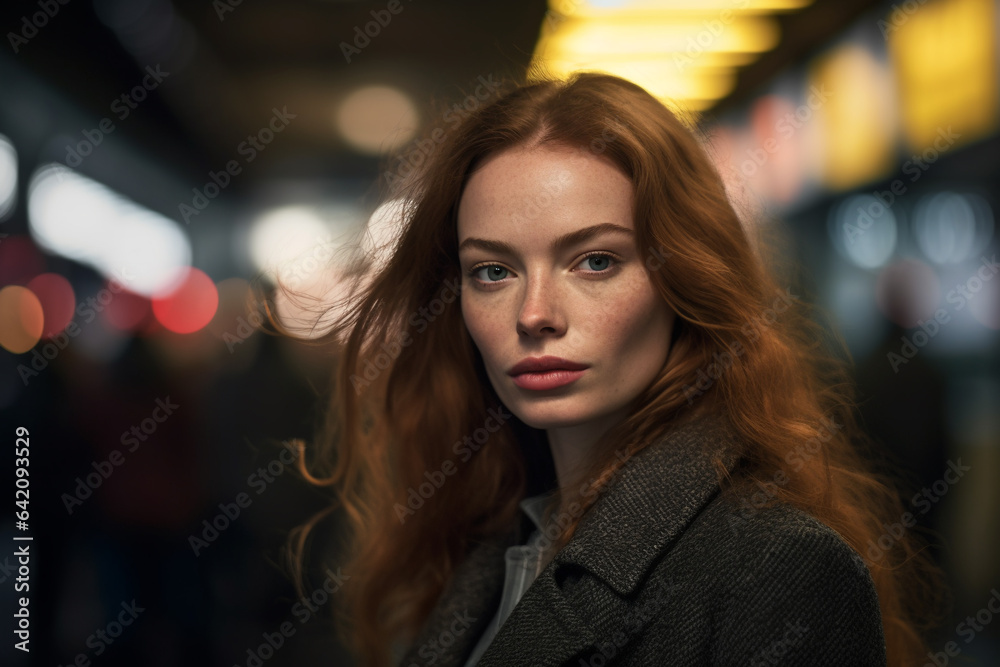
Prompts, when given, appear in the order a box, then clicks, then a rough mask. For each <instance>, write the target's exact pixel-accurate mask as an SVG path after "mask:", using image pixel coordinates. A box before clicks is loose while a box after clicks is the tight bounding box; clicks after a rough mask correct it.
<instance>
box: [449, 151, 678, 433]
mask: <svg viewBox="0 0 1000 667" xmlns="http://www.w3.org/2000/svg"><path fill="white" fill-rule="evenodd" d="M632 218H633V215H632V183H631V182H630V181H629V179H628V177H627V176H625V175H624V174H623V173H621V172H620V171H619V170H618V169H617V168H615V167H614V166H612V165H611V163H609V162H606V161H605V160H603V159H601V158H598V157H597V156H596V155H595V154H593V153H590V152H588V151H587V150H577V149H572V148H566V147H551V146H549V147H538V148H531V149H524V148H513V149H508V150H505V151H502V152H501V153H499V154H497V155H494V156H491V157H490V158H489V159H487V160H486V161H485V162H484V163H483V165H482V166H481V167H480V168H479V169H477V170H476V172H475V173H474V174H473V175H472V176H471V178H470V179H469V182H468V183H467V185H466V188H465V192H464V193H463V195H462V199H461V202H460V203H459V209H458V243H459V260H460V262H461V268H462V290H461V291H462V316H463V317H464V319H465V325H466V327H467V328H468V330H469V334H470V335H471V336H472V339H473V341H474V342H475V343H476V346H477V347H478V349H479V352H480V354H481V355H482V357H483V361H484V362H485V366H486V372H487V374H488V375H489V378H490V381H491V382H492V383H493V388H494V390H495V391H496V393H497V395H498V396H499V398H500V400H501V401H502V402H503V404H504V405H505V406H506V407H507V408H508V409H509V410H510V411H511V412H513V413H514V414H515V415H517V416H518V418H519V419H521V420H522V421H523V422H525V423H526V424H528V425H529V426H533V427H535V428H539V429H550V428H559V427H567V426H579V425H589V424H592V425H593V426H594V427H595V428H597V427H600V428H601V432H603V429H604V428H607V427H609V426H611V425H612V424H613V423H614V422H615V421H617V420H619V419H621V418H624V416H625V408H626V406H627V404H628V403H629V402H630V401H631V400H632V399H633V398H635V396H637V395H638V394H639V392H641V391H642V390H643V389H645V388H646V387H647V386H648V385H649V384H650V382H651V381H652V380H653V378H654V377H655V376H656V375H657V373H658V372H659V371H660V369H661V368H662V366H663V364H664V362H665V360H666V358H667V352H668V351H669V345H670V333H671V328H672V327H673V321H674V313H673V311H672V310H670V308H669V307H668V306H667V304H666V302H664V301H663V300H662V299H661V298H660V296H659V294H658V293H657V292H656V291H655V289H654V287H653V285H652V283H651V282H650V279H649V274H648V272H647V269H646V260H647V256H648V255H650V254H653V253H652V251H650V250H642V249H639V248H637V247H636V241H635V236H634V230H635V225H634V222H633V219H632ZM529 357H533V358H539V357H558V358H561V359H563V360H565V361H568V362H572V364H564V363H562V362H555V363H553V364H552V366H554V367H555V368H557V369H558V368H559V367H562V368H563V370H561V371H560V370H550V371H549V372H530V373H525V374H520V375H512V374H511V373H512V372H513V369H514V366H515V365H517V364H518V363H519V362H522V361H524V360H525V359H526V358H529ZM569 365H572V368H573V369H576V370H566V367H567V366H569Z"/></svg>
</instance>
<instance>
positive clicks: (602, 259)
mask: <svg viewBox="0 0 1000 667" xmlns="http://www.w3.org/2000/svg"><path fill="white" fill-rule="evenodd" d="M617 261H618V260H617V259H616V258H615V257H614V256H612V255H611V254H609V253H606V252H594V253H591V254H589V255H587V256H586V257H584V258H583V260H582V261H581V262H580V264H583V263H584V262H586V263H587V265H588V268H589V269H590V271H591V272H593V273H607V272H608V271H609V270H610V269H612V268H614V266H615V264H613V263H612V262H615V263H616V262H617Z"/></svg>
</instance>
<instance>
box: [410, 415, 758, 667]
mask: <svg viewBox="0 0 1000 667" xmlns="http://www.w3.org/2000/svg"><path fill="white" fill-rule="evenodd" d="M739 450H740V448H739V446H738V438H737V436H736V434H735V432H734V430H733V428H732V426H731V425H730V424H729V422H728V420H727V419H725V418H724V417H722V416H719V415H714V414H708V415H702V416H698V417H695V418H693V419H690V420H688V421H686V422H685V423H684V424H682V425H680V426H678V427H676V428H674V429H672V430H671V431H670V432H668V433H667V434H666V435H665V436H663V437H662V438H661V439H660V440H658V441H657V442H654V443H653V444H652V445H650V446H649V447H647V448H645V449H643V450H642V451H641V452H639V453H638V454H636V455H634V456H633V457H632V458H630V459H629V460H628V461H626V462H625V463H624V464H623V466H622V468H621V469H619V471H618V472H617V473H616V475H615V477H614V478H613V479H612V480H611V481H610V482H609V483H608V484H607V485H606V486H605V487H604V489H603V490H602V492H601V493H600V496H599V497H598V498H597V500H596V501H595V502H594V504H593V506H592V507H591V509H590V511H588V512H587V514H586V515H584V517H583V518H582V519H581V520H580V523H579V525H578V526H577V530H576V532H575V533H574V535H573V537H572V538H571V540H570V541H569V543H568V544H567V545H566V546H565V547H563V549H562V550H561V551H560V552H559V553H558V554H556V556H555V557H554V558H553V560H552V562H551V563H549V564H548V566H547V567H546V568H545V570H543V572H542V573H541V574H540V575H539V576H538V578H537V579H536V580H535V582H534V583H533V584H532V585H531V587H529V588H528V590H527V591H526V592H525V593H524V596H523V597H522V598H521V601H520V602H519V603H518V605H517V606H515V607H514V610H513V611H512V612H511V614H510V616H509V617H508V619H507V621H506V622H505V623H504V625H503V627H501V629H500V632H499V633H498V635H497V636H496V638H495V639H494V641H493V643H492V644H491V645H490V647H489V648H488V649H487V651H486V653H485V654H484V655H483V656H482V658H481V659H480V661H479V666H480V667H489V666H490V665H509V664H532V665H559V664H562V663H563V662H564V661H565V660H567V659H569V658H570V657H572V656H573V655H574V654H575V653H577V652H579V651H580V650H583V649H585V648H586V647H587V646H591V645H593V644H594V643H595V642H597V641H599V639H600V638H599V637H598V636H597V635H596V634H595V633H596V632H597V630H596V629H595V628H593V627H591V626H590V625H589V624H588V623H587V622H586V621H585V620H584V619H583V618H582V617H581V616H580V615H579V614H578V611H577V609H576V606H577V605H576V603H574V602H573V601H572V600H570V599H569V598H568V597H567V596H566V594H565V592H564V591H563V589H562V588H561V587H560V585H559V584H557V582H556V578H555V571H556V570H557V569H559V568H562V567H563V566H565V565H567V564H573V565H576V566H579V567H581V568H583V569H585V570H586V571H588V572H589V573H591V574H592V575H594V576H596V577H597V578H599V579H600V580H601V581H602V582H604V583H605V584H606V585H607V586H609V587H610V588H611V589H612V590H613V591H615V593H617V594H618V595H619V596H621V597H623V598H624V597H625V596H628V595H629V594H631V593H632V592H633V591H635V589H636V588H637V587H638V585H639V582H640V581H642V579H643V577H644V575H645V573H646V572H647V571H648V570H649V569H650V568H651V567H652V565H653V561H654V560H655V559H656V558H657V557H658V556H660V555H661V554H662V552H663V551H664V550H665V548H666V547H667V545H668V544H669V543H670V542H671V541H673V540H674V539H675V538H676V537H677V536H678V535H679V534H680V533H681V532H682V531H683V530H684V528H685V527H686V526H687V525H688V523H690V521H691V520H692V519H693V518H694V516H695V515H696V514H697V513H698V511H699V510H701V508H702V507H704V506H705V505H706V504H707V503H708V502H709V501H710V500H711V499H712V498H713V497H714V496H715V495H716V493H717V492H718V491H719V486H718V482H717V480H718V473H717V470H716V467H715V460H716V458H718V459H719V460H720V461H721V462H722V464H723V465H724V466H725V468H726V470H729V471H731V470H732V469H733V468H734V467H735V465H736V463H737V462H738V460H739ZM522 538H523V530H522V529H521V523H520V522H518V526H516V527H515V528H514V529H513V530H512V531H510V532H508V533H505V534H503V535H499V536H496V537H495V538H492V539H491V540H488V541H486V542H484V543H482V544H480V545H478V546H477V547H475V548H474V549H473V550H472V551H471V552H470V554H469V556H468V557H467V558H466V559H465V560H464V561H463V562H462V563H461V564H460V565H459V566H458V568H456V570H455V572H454V573H453V575H452V577H451V579H450V580H449V583H448V586H447V587H446V588H445V591H444V593H443V594H442V596H441V598H440V599H439V601H438V604H437V606H436V608H435V610H434V612H433V614H432V616H431V617H430V618H429V619H428V620H427V622H426V623H425V625H424V628H423V630H422V631H421V633H420V634H419V635H418V637H417V638H416V640H415V641H414V643H413V645H412V648H410V649H409V650H408V652H406V654H405V655H404V656H403V658H402V661H401V662H400V663H399V665H400V667H421V666H423V665H431V664H434V665H435V667H461V665H462V664H463V663H464V660H465V659H466V656H467V655H468V654H469V651H471V649H472V647H473V646H474V644H475V642H476V641H477V640H478V638H479V636H480V634H481V633H482V630H483V628H484V627H485V625H486V624H487V623H488V622H489V620H490V619H491V617H492V611H493V610H494V609H495V607H496V605H497V603H498V601H499V595H500V592H501V590H502V587H503V578H504V572H505V561H504V552H505V550H506V548H507V547H508V546H510V545H513V544H518V543H519V541H520V540H522ZM462 613H465V614H467V615H468V617H471V618H474V619H476V620H475V621H474V622H473V623H472V625H471V626H470V627H468V628H467V630H466V631H464V632H463V633H462V634H460V635H459V634H456V633H454V632H452V630H453V629H454V626H455V623H456V620H455V619H456V618H457V616H458V615H460V614H462ZM540 618H543V619H544V622H539V619H540ZM553 637H560V638H563V639H564V641H558V642H557V641H553ZM508 638H511V639H513V638H516V640H509V639H508ZM445 643H448V646H444V644H445ZM429 647H431V648H429ZM432 656H433V658H432Z"/></svg>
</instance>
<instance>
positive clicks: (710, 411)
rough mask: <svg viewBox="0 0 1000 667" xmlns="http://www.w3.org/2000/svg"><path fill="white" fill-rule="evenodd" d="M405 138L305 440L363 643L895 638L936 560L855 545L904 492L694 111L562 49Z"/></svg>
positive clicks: (900, 651)
mask: <svg viewBox="0 0 1000 667" xmlns="http://www.w3.org/2000/svg"><path fill="white" fill-rule="evenodd" d="M430 136H433V137H434V141H435V142H437V143H438V144H439V145H438V146H436V148H434V149H433V150H432V151H430V154H429V156H427V159H426V161H425V164H423V165H422V168H421V170H420V171H419V173H415V174H412V175H411V176H410V177H409V178H408V179H407V180H406V181H405V183H404V184H403V186H401V187H400V189H399V190H398V191H397V192H395V193H393V194H394V196H395V197H397V198H398V199H399V200H400V201H403V202H406V204H405V205H403V206H400V207H399V209H398V210H400V211H401V212H402V213H401V215H402V216H404V220H403V221H402V223H401V230H400V233H399V239H398V243H397V244H396V245H395V246H394V247H391V248H388V249H387V253H386V254H385V259H384V260H383V262H382V263H381V264H380V265H379V266H378V267H377V269H376V270H374V271H373V275H372V276H371V277H370V278H369V279H368V281H367V282H362V281H358V282H357V283H356V285H355V287H356V289H355V291H354V293H353V294H352V295H351V297H350V298H349V299H348V300H346V301H345V302H344V303H341V304H339V307H340V308H341V310H342V313H343V316H342V317H341V319H340V320H339V321H338V323H337V325H336V326H335V327H334V328H333V329H332V330H331V331H330V332H329V333H328V334H327V339H328V340H329V341H331V342H333V343H334V344H335V345H337V346H338V349H339V350H340V354H339V360H340V363H339V366H338V369H337V372H336V381H335V383H334V392H333V397H332V405H331V411H330V424H331V428H330V429H329V433H328V435H327V436H326V438H325V439H324V440H323V441H322V442H323V445H324V447H325V448H324V449H322V450H321V451H320V452H319V453H318V454H317V455H315V456H314V457H313V458H315V463H314V464H313V468H314V469H313V470H312V471H309V470H308V469H307V468H306V466H305V464H303V473H304V474H306V475H307V477H308V478H309V479H310V480H311V481H313V482H314V483H316V484H324V485H330V486H332V487H333V488H335V489H336V493H337V500H338V502H337V503H335V504H332V505H331V509H333V508H334V507H342V508H343V510H344V515H345V517H346V519H347V521H348V523H349V527H350V537H351V541H350V543H349V546H350V548H349V549H348V550H347V552H346V554H345V558H346V560H344V561H342V562H343V571H344V573H345V574H346V575H347V576H348V577H349V579H348V580H347V582H346V583H345V589H344V593H343V597H342V598H341V599H340V602H341V604H342V607H343V611H344V612H345V613H343V615H342V618H341V621H342V623H341V629H342V631H343V636H344V638H345V640H346V641H347V642H348V644H349V645H350V646H351V647H352V648H353V650H354V651H355V653H356V654H357V655H358V657H359V658H360V659H361V662H362V663H363V664H366V665H369V664H370V665H386V664H389V663H390V661H397V662H398V663H399V664H402V665H404V666H405V667H409V666H410V665H456V666H461V665H473V664H478V665H481V666H483V667H487V666H492V665H528V664H544V665H562V664H565V665H610V664H615V665H652V664H656V665H662V664H684V665H709V664H713V665H714V664H720V665H746V664H751V665H770V664H779V663H782V664H810V665H820V664H823V665H825V664H830V665H834V664H836V665H844V664H851V665H882V664H889V665H914V664H918V663H920V661H921V656H923V655H925V654H926V650H927V647H926V646H925V645H924V641H923V639H922V638H921V634H920V633H921V632H922V631H923V629H924V625H925V624H926V623H927V622H928V621H929V620H930V611H932V607H933V605H932V604H931V602H932V601H933V599H934V593H935V589H934V588H933V586H934V584H935V583H936V577H937V575H938V571H937V570H936V569H935V568H934V566H933V564H932V563H931V562H930V561H928V560H927V559H926V556H924V555H922V553H920V552H919V551H918V549H919V544H916V543H915V541H914V539H915V538H914V536H913V535H912V534H911V533H906V534H904V535H902V536H901V537H899V538H898V539H896V541H895V545H894V546H893V547H892V548H891V549H889V550H888V551H887V552H885V553H884V554H883V555H881V557H880V558H879V559H877V560H872V559H871V558H868V557H866V556H865V553H866V549H867V547H868V544H869V542H877V541H878V539H879V537H880V536H882V534H883V532H884V530H885V529H884V528H883V527H882V526H883V524H886V525H888V524H890V523H892V522H894V521H898V517H899V516H901V515H902V513H903V512H904V507H903V504H902V503H901V502H900V500H899V496H898V493H897V492H896V491H895V489H894V488H893V486H892V484H891V482H890V481H888V480H886V479H883V478H881V477H879V476H878V475H876V474H874V473H873V472H871V471H870V467H871V466H870V464H869V463H868V461H867V460H866V459H865V458H864V457H862V455H861V454H859V453H858V450H857V447H858V446H859V445H861V444H864V443H865V442H866V441H865V439H864V434H863V433H861V432H860V431H859V429H858V427H857V426H856V422H855V416H854V405H853V403H852V390H851V388H850V383H849V376H848V374H847V371H846V369H845V368H844V364H843V363H842V362H841V361H840V360H839V359H838V358H837V357H835V356H833V355H830V354H827V353H825V352H824V351H823V349H822V347H821V345H820V342H821V340H822V336H821V333H822V330H821V329H820V328H819V326H818V325H816V324H814V323H812V321H811V320H810V319H809V317H808V314H807V312H806V308H805V306H804V305H803V304H802V303H801V302H800V301H799V300H798V299H797V298H796V296H795V295H794V294H793V291H792V289H791V288H790V286H787V285H782V284H779V282H778V279H777V278H776V277H774V275H773V274H771V273H769V272H768V270H767V269H766V268H765V265H764V261H763V260H762V258H761V256H759V254H758V252H757V250H756V249H755V246H754V245H752V243H751V241H750V239H749V238H748V236H747V234H746V232H745V230H744V228H743V226H742V225H741V222H740V219H739V218H738V216H737V214H736V213H735V211H734V209H733V207H732V206H731V204H730V202H729V200H728V198H727V196H726V191H725V187H724V185H723V183H722V181H721V179H720V177H719V174H718V173H717V171H716V170H715V169H714V168H713V166H712V164H711V162H710V160H709V158H708V157H707V155H706V152H705V150H704V149H703V148H702V147H701V145H700V144H699V142H698V141H697V140H696V138H695V137H694V136H693V134H692V133H691V132H690V131H689V130H688V129H687V128H686V127H685V126H684V125H683V124H682V123H681V122H680V121H679V120H678V119H677V117H676V116H675V115H674V114H673V113H671V112H670V111H669V110H668V109H667V108H666V107H664V106H663V105H662V104H661V103H660V102H658V101H657V100H656V99H655V98H653V97H652V96H650V95H649V94H648V93H647V92H646V91H644V90H643V89H641V88H640V87H638V86H636V85H634V84H632V83H630V82H628V81H625V80H622V79H620V78H616V77H613V76H609V75H602V74H590V73H581V74H577V75H575V76H573V77H572V78H570V79H569V80H568V81H565V82H559V81H546V82H542V83H535V84H531V85H527V84H525V85H520V86H518V87H516V88H515V89H514V90H512V91H507V92H504V93H503V94H502V95H500V97H499V98H498V99H496V100H494V101H491V102H488V103H486V104H484V105H482V106H481V107H480V108H478V109H475V110H473V112H472V113H471V114H469V115H468V116H467V117H466V118H465V119H464V120H463V121H462V122H461V123H460V124H459V125H458V126H457V127H456V128H454V129H451V130H449V131H448V132H444V133H443V136H442V132H441V130H440V129H439V128H438V129H435V132H434V133H433V134H431V135H430ZM390 180H391V179H390ZM299 460H300V462H302V461H304V457H300V459H299ZM318 518H319V517H317V519H314V521H313V522H310V524H308V525H307V526H304V527H302V528H301V529H300V530H299V531H297V532H296V534H295V536H294V537H295V540H294V548H293V552H294V555H295V556H296V558H297V559H298V560H297V563H298V565H299V566H301V558H302V554H303V550H304V545H305V540H306V537H307V536H308V534H309V531H310V529H311V528H312V526H313V525H315V522H316V520H318ZM298 572H299V573H301V569H299V570H298ZM928 601H931V602H928ZM921 664H922V663H921Z"/></svg>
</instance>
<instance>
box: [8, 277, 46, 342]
mask: <svg viewBox="0 0 1000 667" xmlns="http://www.w3.org/2000/svg"><path fill="white" fill-rule="evenodd" d="M44 318H45V316H44V313H43V311H42V304H41V303H40V302H39V301H38V297H36V296H35V295H34V293H32V291H31V290H29V289H28V288H27V287H21V286H20V285H8V286H7V287H4V288H3V289H0V346H3V347H4V348H5V349H6V350H8V351H10V352H13V353H14V354H22V353H24V352H27V351H28V350H30V349H31V348H33V347H34V346H35V345H36V344H37V343H38V341H39V340H41V338H42V330H43V327H44Z"/></svg>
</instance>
